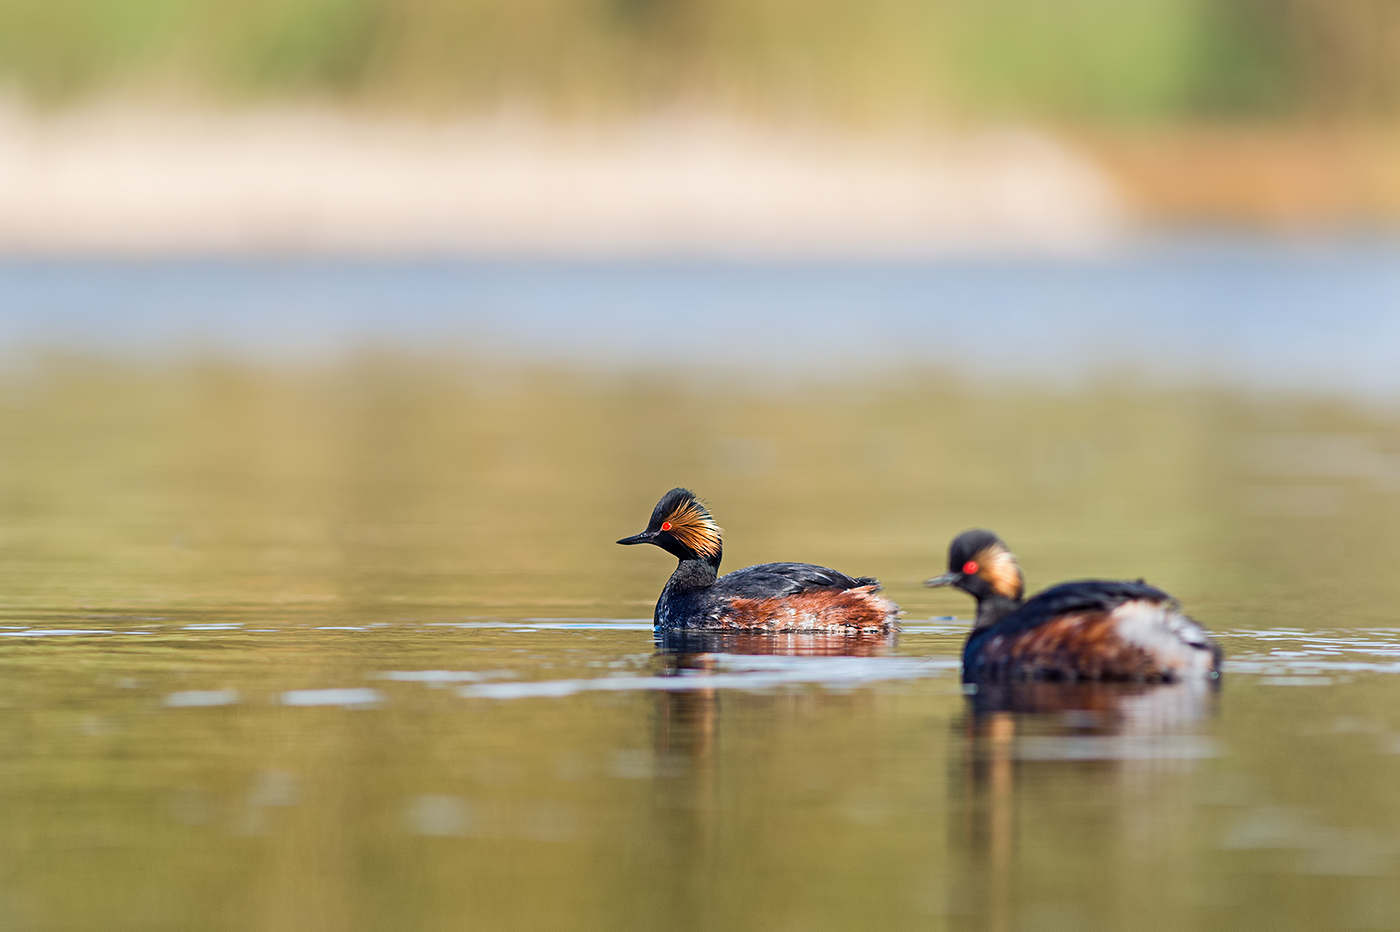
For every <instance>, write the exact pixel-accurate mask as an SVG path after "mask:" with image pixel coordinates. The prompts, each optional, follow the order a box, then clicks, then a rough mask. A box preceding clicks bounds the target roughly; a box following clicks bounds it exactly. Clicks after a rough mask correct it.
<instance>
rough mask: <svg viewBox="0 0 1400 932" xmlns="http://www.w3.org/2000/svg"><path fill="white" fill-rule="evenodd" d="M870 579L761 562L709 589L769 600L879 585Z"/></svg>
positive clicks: (802, 565) (817, 568) (809, 566)
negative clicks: (828, 590) (816, 591)
mask: <svg viewBox="0 0 1400 932" xmlns="http://www.w3.org/2000/svg"><path fill="white" fill-rule="evenodd" d="M879 585H880V581H879V580H878V579H875V578H874V577H873V576H860V577H852V576H847V575H846V574H845V573H842V572H839V571H837V570H833V569H831V568H830V567H825V566H816V565H814V564H811V563H760V564H758V565H757V566H746V567H744V568H743V569H741V570H735V571H734V572H732V573H727V574H725V575H724V576H721V577H720V578H719V579H718V580H717V581H716V582H715V585H714V587H713V588H712V589H711V590H710V591H711V592H713V593H715V594H716V595H724V596H729V597H732V598H739V599H772V598H782V597H784V596H789V595H796V594H797V593H799V592H807V591H809V590H812V589H836V590H846V589H856V588H859V587H861V586H879Z"/></svg>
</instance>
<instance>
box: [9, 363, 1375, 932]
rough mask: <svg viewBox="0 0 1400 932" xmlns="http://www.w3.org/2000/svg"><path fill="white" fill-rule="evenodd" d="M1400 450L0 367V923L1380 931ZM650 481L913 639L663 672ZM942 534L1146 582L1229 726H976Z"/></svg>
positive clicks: (687, 392)
mask: <svg viewBox="0 0 1400 932" xmlns="http://www.w3.org/2000/svg"><path fill="white" fill-rule="evenodd" d="M1398 450H1400V420H1397V417H1396V414H1395V412H1394V411H1393V410H1389V409H1384V408H1377V407H1374V406H1373V407H1370V408H1364V409H1363V408H1360V407H1357V406H1355V405H1350V404H1347V403H1344V402H1339V401H1327V400H1319V399H1316V398H1312V399H1310V398H1301V397H1300V398H1280V397H1267V398H1261V397H1248V396H1244V395H1238V394H1222V393H1212V392H1208V391H1202V392H1199V393H1165V394H1164V393H1152V392H1147V391H1144V390H1139V389H1135V388H1132V387H1131V386H1127V385H1120V384H1104V385H1101V386H1100V387H1098V388H1094V389H1090V390H1084V391H1079V392H1075V393H1063V394H1056V393H1053V392H1048V391H1045V390H1043V389H1037V388H1034V387H1018V386H1014V385H1013V386H1006V387H1004V388H1002V389H1000V390H998V391H991V392H989V391H986V390H982V391H979V392H972V391H970V390H964V389H962V388H959V386H958V385H957V384H955V383H953V382H951V381H948V380H946V379H944V378H941V377H939V376H938V375H937V374H928V373H924V374H920V373H904V374H894V375H889V376H886V377H882V378H879V379H874V378H872V379H869V380H865V381H863V382H855V383H853V382H851V381H850V380H846V381H842V382H840V383H839V384H829V385H823V384H807V385H792V386H787V387H778V388H774V387H772V386H768V387H763V388H758V387H745V386H744V385H743V384H742V383H739V384H736V383H735V382H733V381H730V382H724V381H721V380H718V379H714V378H708V377H704V376H701V375H700V374H698V373H693V372H679V373H678V372H674V371H666V370H665V369H664V368H662V369H659V370H658V371H656V372H653V373H638V374H634V375H629V376H616V377H611V378H604V377H601V376H587V377H585V376H581V375H576V374H570V373H567V372H556V371H545V370H539V371H529V370H519V369H516V370H503V369H500V368H493V367H492V366H490V365H488V364H485V363H480V362H471V361H465V360H454V359H438V360H434V359H423V358H411V359H410V358H393V357H367V358H365V359H362V360H360V361H358V362H355V363H348V364H345V365H343V366H338V367H328V368H324V369H316V368H312V367H306V368H302V369H270V368H267V369H264V368H258V367H256V366H253V365H232V364H224V363H219V362H217V361H209V362H205V363H199V364H194V363H191V364H188V365H168V366H167V365H159V366H158V365H154V364H153V365H148V366H137V365H134V364H132V365H116V364H112V363H103V362H99V361H95V360H90V359H64V358H52V359H45V360H38V361H32V362H31V363H29V364H26V365H24V366H17V367H11V368H10V369H7V370H6V371H5V373H4V374H3V376H2V377H0V625H3V626H5V627H2V628H0V635H4V637H3V638H0V741H2V742H3V743H0V746H2V747H3V748H4V751H3V753H0V925H3V927H5V928H14V929H35V930H49V929H98V928H100V929H104V930H126V929H131V930H138V929H139V930H164V929H170V930H177V929H178V930H187V929H239V930H243V929H260V930H261V929H268V930H272V929H278V930H281V929H286V930H298V932H304V930H317V929H326V930H345V929H367V930H368V929H374V930H380V929H463V928H467V929H491V930H509V929H520V930H535V929H629V930H630V929H677V928H695V929H756V930H758V929H762V930H769V929H783V930H786V929H793V930H797V929H851V928H919V929H926V928H931V929H938V928H979V929H980V928H986V929H993V930H1001V929H1006V930H1022V929H1025V930H1032V929H1046V930H1054V929H1106V930H1116V929H1182V928H1219V929H1238V928H1260V929H1295V928H1296V929H1321V928H1337V929H1372V928H1393V927H1396V926H1400V894H1398V893H1397V889H1400V888H1397V886H1396V879H1397V873H1400V834H1398V833H1397V829H1400V811H1397V810H1400V793H1397V791H1396V789H1395V787H1396V786H1397V785H1400V782H1398V781H1397V778H1400V756H1397V754H1400V677H1396V676H1395V675H1394V674H1395V673H1396V672H1400V624H1397V620H1396V617H1395V609H1394V606H1395V605H1396V604H1397V603H1396V598H1397V595H1400V592H1397V588H1400V577H1398V574H1397V573H1396V572H1395V567H1396V559H1395V557H1396V554H1397V539H1396V538H1397V531H1400V520H1397V518H1400V513H1398V512H1397V509H1398V508H1400V496H1397V494H1396V492H1397V491H1400V459H1397V456H1396V451H1398ZM678 484H685V485H689V486H691V487H693V488H695V489H696V490H698V491H700V492H701V493H702V494H703V495H705V496H706V497H707V498H708V500H709V501H710V503H711V505H712V507H713V510H714V512H715V515H716V517H717V518H718V519H719V521H720V523H721V524H722V525H723V526H724V527H725V529H726V545H725V553H726V563H725V565H726V567H727V568H731V569H732V568H737V567H740V566H744V565H747V564H749V563H754V562H762V561H767V560H785V559H787V560H805V561H811V562H817V563H824V564H828V565H832V566H835V567H837V568H839V569H842V570H845V571H847V572H851V573H858V574H874V575H878V576H880V577H881V579H882V580H884V582H885V584H886V587H887V590H888V592H889V594H890V595H891V596H892V597H893V598H894V599H896V600H897V601H899V602H900V604H901V605H902V606H903V607H904V608H905V610H906V612H907V615H906V618H905V622H906V628H905V631H904V632H903V633H902V634H901V635H900V636H899V637H898V639H897V640H894V641H888V640H876V641H858V640H844V641H841V642H839V643H835V644H833V643H831V642H813V641H802V640H800V639H797V640H792V639H786V640H785V639H772V640H768V641H762V640H760V641H757V642H748V643H742V644H739V645H736V648H737V650H739V651H741V652H739V653H695V652H691V653H681V654H678V653H668V652H665V651H662V650H659V649H658V646H657V644H656V642H655V641H654V639H653V636H652V634H651V632H650V629H649V626H648V624H647V623H646V622H647V620H648V619H649V617H650V612H651V606H652V603H653V602H654V600H655V597H656V594H657V593H658V592H659V590H660V587H661V585H662V584H663V582H664V580H665V578H666V575H667V574H668V573H669V571H670V569H671V562H672V561H671V560H670V558H669V557H667V556H666V555H665V554H663V553H661V552H660V551H658V550H653V549H650V548H623V547H617V546H614V545H613V544H612V541H614V540H616V539H617V538H619V537H621V536H624V535H626V534H630V533H634V532H636V531H638V530H640V529H641V528H642V527H643V526H644V523H645V520H646V518H647V516H648V515H649V514H650V510H651V507H652V506H653V504H654V503H655V501H656V499H657V498H658V497H659V495H660V494H661V493H662V492H664V491H665V490H666V489H668V488H670V487H672V486H674V485H678ZM973 525H986V526H989V527H992V528H994V529H995V530H997V531H998V532H1000V533H1001V534H1002V535H1003V536H1004V537H1005V538H1006V539H1007V540H1008V541H1009V542H1010V543H1011V545H1012V546H1013V548H1015V549H1016V551H1017V553H1018V556H1019V557H1020V559H1021V562H1022V564H1023V566H1024V567H1025V569H1026V572H1027V576H1028V582H1029V584H1030V585H1031V586H1032V588H1037V587H1039V586H1043V585H1046V584H1049V583H1052V582H1055V581H1059V580H1061V579H1064V578H1071V577H1080V576H1123V577H1133V578H1136V577H1138V576H1145V577H1146V578H1147V579H1148V580H1149V581H1151V582H1154V583H1156V584H1158V585H1161V586H1163V587H1164V588H1167V589H1168V590H1170V591H1172V592H1173V593H1174V594H1176V595H1177V596H1179V597H1180V598H1181V599H1182V600H1183V602H1184V603H1185V604H1186V606H1187V608H1188V610H1190V611H1191V613H1192V614H1193V615H1195V616H1196V617H1198V618H1200V619H1201V620H1202V621H1203V622H1204V623H1205V624H1207V626H1209V627H1211V628H1212V629H1213V630H1214V631H1216V632H1217V633H1219V635H1220V637H1221V640H1222V643H1223V644H1224V646H1225V648H1226V651H1227V655H1228V657H1229V666H1228V667H1227V670H1228V672H1227V675H1226V677H1225V682H1224V687H1223V689H1222V690H1221V692H1220V693H1219V695H1218V696H1209V695H1205V696H1202V695H1192V694H1189V693H1182V692H1173V691H1171V690H1157V691H1148V692H1141V691H1138V692H1133V691H1131V690H1129V691H1127V692H1116V693H1115V692H1093V693H1087V694H1081V695H1076V696H1072V697H1070V698H1069V699H1066V698H1065V697H1064V696H1060V697H1058V698H1055V697H1050V698H1049V699H1046V700H1045V702H1044V703H1043V705H1044V708H1047V709H1059V710H1058V711H1047V712H1043V713H1041V714H1023V715H1011V714H1006V713H1000V714H988V715H980V716H979V715H975V714H973V710H972V707H971V705H970V700H969V699H968V698H967V697H966V696H964V695H963V692H962V690H961V688H960V686H959V683H958V679H957V674H956V658H957V651H958V648H959V646H960V643H961V638H962V632H963V631H964V630H965V621H961V620H949V619H947V617H946V616H949V615H956V616H958V618H959V619H965V618H966V617H967V615H968V614H969V610H970V608H971V605H970V603H968V602H967V601H966V600H965V597H963V596H961V595H960V594H959V593H950V592H947V591H932V590H925V589H923V588H921V587H920V586H919V582H920V581H921V580H922V579H923V578H925V577H926V576H929V575H931V574H933V573H934V572H936V571H938V570H939V569H940V567H941V563H942V559H943V553H944V548H945V546H946V543H947V540H948V539H949V538H950V537H951V536H952V534H954V533H955V532H957V531H960V530H962V529H964V528H966V527H969V526H973ZM1057 703H1058V705H1057Z"/></svg>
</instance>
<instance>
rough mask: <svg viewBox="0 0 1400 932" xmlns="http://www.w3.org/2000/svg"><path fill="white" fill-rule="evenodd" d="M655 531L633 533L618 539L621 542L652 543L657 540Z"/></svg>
mask: <svg viewBox="0 0 1400 932" xmlns="http://www.w3.org/2000/svg"><path fill="white" fill-rule="evenodd" d="M656 537H657V534H656V532H655V531H643V532H642V533H640V534H633V535H632V536H631V537H624V538H622V540H620V541H618V543H619V544H652V543H655V542H656Z"/></svg>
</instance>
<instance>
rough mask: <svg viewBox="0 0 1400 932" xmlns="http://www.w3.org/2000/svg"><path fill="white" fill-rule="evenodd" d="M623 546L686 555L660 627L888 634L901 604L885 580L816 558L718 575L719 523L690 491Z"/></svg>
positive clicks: (659, 615)
mask: <svg viewBox="0 0 1400 932" xmlns="http://www.w3.org/2000/svg"><path fill="white" fill-rule="evenodd" d="M618 543H619V544H655V545H656V546H658V547H660V548H661V549H662V550H665V551H666V552H667V553H670V554H672V555H674V556H675V557H676V558H678V559H679V560H680V564H679V565H678V566H677V567H676V571H675V572H674V573H672V574H671V578H670V580H668V581H667V583H666V588H664V589H662V590H661V598H660V599H659V600H658V601H657V603H656V616H655V618H656V626H657V627H658V628H666V629H675V628H690V629H705V628H708V629H711V630H714V629H721V630H723V629H730V630H734V629H738V630H746V631H833V632H835V631H843V630H844V631H885V630H889V629H890V628H891V627H892V626H893V625H894V623H895V618H896V616H898V614H899V606H898V605H895V604H894V603H893V602H891V601H890V600H889V599H887V598H885V597H884V596H882V595H879V594H877V593H878V590H879V588H880V581H879V580H878V579H875V578H873V577H870V576H861V577H856V578H852V577H850V576H847V575H846V574H845V573H838V572H837V571H836V570H831V569H827V568H826V567H824V566H813V565H812V564H810V563H763V564H760V565H758V566H746V567H744V568H743V569H741V570H735V571H734V572H732V573H728V574H726V575H724V576H720V575H719V562H720V555H721V553H722V546H721V540H720V527H719V525H718V524H716V523H715V519H714V518H712V517H710V513H709V511H707V510H706V509H705V506H704V505H703V504H701V502H700V500H699V499H698V498H696V497H695V493H693V492H691V491H689V490H688V489H672V490H671V491H669V492H667V493H666V494H665V495H664V496H662V498H661V501H660V502H658V503H657V505H656V510H655V511H653V512H652V513H651V521H650V522H649V523H648V524H647V529H646V530H645V531H643V532H642V533H640V534H636V535H634V536H632V537H624V538H623V539H622V540H620V541H618Z"/></svg>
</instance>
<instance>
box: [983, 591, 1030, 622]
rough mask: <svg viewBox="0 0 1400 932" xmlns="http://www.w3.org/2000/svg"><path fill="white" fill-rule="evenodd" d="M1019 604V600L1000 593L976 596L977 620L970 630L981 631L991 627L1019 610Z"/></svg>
mask: <svg viewBox="0 0 1400 932" xmlns="http://www.w3.org/2000/svg"><path fill="white" fill-rule="evenodd" d="M1021 604H1022V602H1021V600H1020V599H1013V598H1010V597H1009V596H1005V595H1002V594H1001V593H1000V592H992V593H990V594H988V595H984V596H978V598H977V620H976V621H975V622H974V623H973V625H972V630H973V631H981V630H982V629H983V628H988V627H991V626H992V625H994V624H996V623H997V622H999V621H1001V620H1002V619H1003V618H1005V617H1006V616H1007V615H1010V614H1011V613H1012V612H1014V611H1016V609H1018V608H1020V607H1021Z"/></svg>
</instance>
